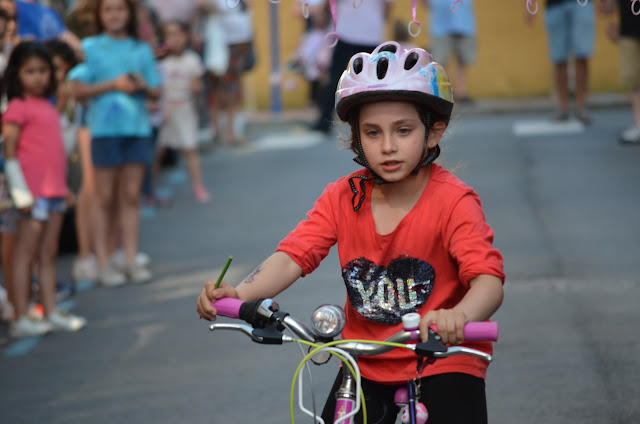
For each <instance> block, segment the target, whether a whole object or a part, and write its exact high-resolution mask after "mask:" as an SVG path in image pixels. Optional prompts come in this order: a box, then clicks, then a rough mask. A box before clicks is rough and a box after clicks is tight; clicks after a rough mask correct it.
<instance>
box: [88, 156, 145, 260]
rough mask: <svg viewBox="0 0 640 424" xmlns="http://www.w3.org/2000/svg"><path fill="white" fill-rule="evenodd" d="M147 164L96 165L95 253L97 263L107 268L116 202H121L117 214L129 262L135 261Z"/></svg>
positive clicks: (119, 232)
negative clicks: (100, 166)
mask: <svg viewBox="0 0 640 424" xmlns="http://www.w3.org/2000/svg"><path fill="white" fill-rule="evenodd" d="M143 177H144V165H139V164H125V165H122V166H121V167H119V168H96V188H97V190H96V194H97V197H98V205H97V208H96V214H95V217H96V220H95V222H96V256H97V258H98V267H99V268H101V269H102V268H104V267H105V266H106V265H107V264H108V262H109V258H110V254H111V251H112V246H111V245H112V240H111V241H110V235H112V234H114V233H115V232H116V231H114V229H113V227H114V226H115V225H113V223H112V221H111V217H112V211H113V208H114V203H115V202H116V201H117V204H118V210H119V214H118V218H119V226H120V230H119V231H117V233H118V234H121V237H122V246H123V248H124V251H125V257H126V263H127V264H128V265H130V264H132V263H133V261H134V258H135V255H136V253H137V251H138V240H139V228H140V217H139V211H140V189H141V186H142V178H143Z"/></svg>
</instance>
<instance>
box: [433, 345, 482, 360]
mask: <svg viewBox="0 0 640 424" xmlns="http://www.w3.org/2000/svg"><path fill="white" fill-rule="evenodd" d="M462 354H464V355H470V356H474V357H476V358H480V359H483V360H485V361H487V362H491V361H493V357H492V356H491V355H489V354H488V353H486V352H482V351H480V350H476V349H471V348H468V347H464V346H453V347H450V348H449V349H447V351H446V352H434V354H433V356H434V357H436V358H447V357H449V356H453V355H462Z"/></svg>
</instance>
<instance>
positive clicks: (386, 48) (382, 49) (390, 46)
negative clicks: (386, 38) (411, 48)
mask: <svg viewBox="0 0 640 424" xmlns="http://www.w3.org/2000/svg"><path fill="white" fill-rule="evenodd" d="M378 51H379V52H391V53H395V52H396V51H398V49H397V47H396V46H395V45H393V44H386V45H384V46H382V47H380V50H378Z"/></svg>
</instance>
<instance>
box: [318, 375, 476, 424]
mask: <svg viewBox="0 0 640 424" xmlns="http://www.w3.org/2000/svg"><path fill="white" fill-rule="evenodd" d="M340 383H342V369H341V370H340V372H338V376H337V378H336V380H335V382H334V383H333V387H332V388H331V392H330V393H329V398H328V399H327V403H326V404H325V406H324V410H323V411H322V419H323V420H324V421H325V422H326V423H331V422H333V421H332V420H333V415H334V411H335V407H336V398H335V393H336V391H337V390H338V388H339V387H340ZM399 387H401V386H394V385H386V384H381V383H378V382H375V381H371V380H367V379H366V378H362V391H363V392H364V396H365V401H366V404H367V421H368V423H369V424H394V423H395V422H396V417H397V415H398V412H400V408H399V407H398V406H397V405H396V404H395V402H394V401H393V396H394V395H395V393H396V390H397V389H398V388H399ZM420 387H421V389H420V391H421V393H420V402H422V403H424V404H425V405H426V407H427V410H428V411H429V420H428V421H427V424H487V400H486V394H485V388H484V380H483V379H481V378H478V377H474V376H472V375H468V374H460V373H449V374H439V375H434V376H431V377H424V378H423V379H422V382H421V385H420ZM355 422H356V424H361V423H362V411H360V412H358V414H357V415H356V417H355Z"/></svg>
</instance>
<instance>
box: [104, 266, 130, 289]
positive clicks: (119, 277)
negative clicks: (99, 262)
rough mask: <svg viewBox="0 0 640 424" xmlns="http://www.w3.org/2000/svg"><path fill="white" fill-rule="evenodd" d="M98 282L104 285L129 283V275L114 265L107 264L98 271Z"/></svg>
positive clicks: (115, 285) (113, 285)
mask: <svg viewBox="0 0 640 424" xmlns="http://www.w3.org/2000/svg"><path fill="white" fill-rule="evenodd" d="M97 282H98V284H99V285H101V286H103V287H118V286H122V285H123V284H126V283H127V277H126V276H125V275H124V274H123V273H122V272H121V271H119V270H117V269H116V268H115V267H114V266H113V265H111V264H107V265H106V266H104V267H103V268H102V269H101V270H100V271H98V278H97Z"/></svg>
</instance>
